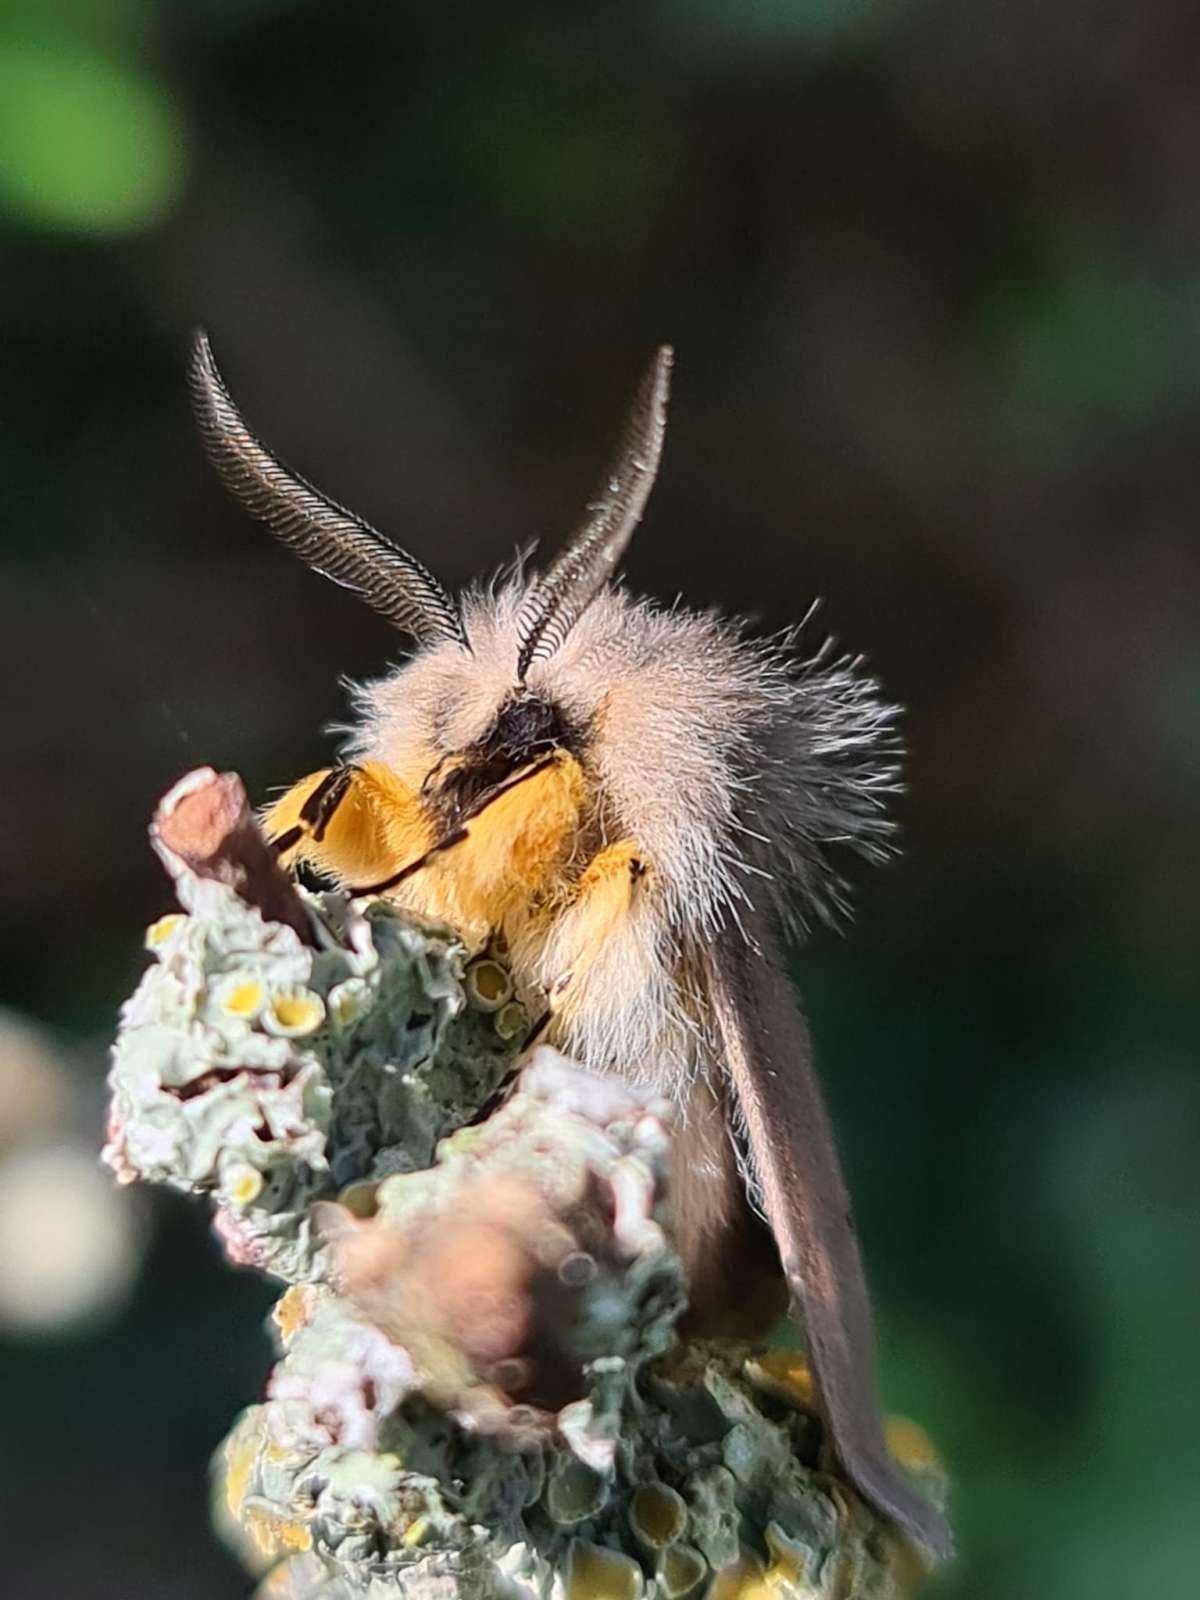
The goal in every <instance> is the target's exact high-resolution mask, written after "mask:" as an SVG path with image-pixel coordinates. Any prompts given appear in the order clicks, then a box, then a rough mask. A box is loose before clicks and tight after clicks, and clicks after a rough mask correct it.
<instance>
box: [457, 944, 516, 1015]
mask: <svg viewBox="0 0 1200 1600" xmlns="http://www.w3.org/2000/svg"><path fill="white" fill-rule="evenodd" d="M464 983H465V984H466V990H467V999H468V1000H469V1001H470V1002H471V1004H472V1005H473V1006H476V1007H478V1009H479V1010H480V1011H499V1009H500V1007H501V1006H503V1005H505V1004H506V1003H507V1002H508V1001H509V1000H511V999H512V992H513V984H512V978H511V977H510V976H509V974H508V972H507V970H506V969H505V968H504V967H502V966H501V965H500V963H499V962H498V961H493V960H492V958H491V957H490V956H480V957H479V959H478V960H477V961H472V962H471V964H470V966H469V967H468V968H467V970H466V974H465V976H464Z"/></svg>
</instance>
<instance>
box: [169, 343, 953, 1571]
mask: <svg viewBox="0 0 1200 1600" xmlns="http://www.w3.org/2000/svg"><path fill="white" fill-rule="evenodd" d="M671 367H672V352H671V350H670V348H669V347H668V346H663V347H662V348H661V349H660V350H659V351H658V352H657V354H656V356H655V357H654V359H653V361H652V362H651V364H650V366H649V369H648V371H647V372H646V374H645V377H644V379H643V381H642V383H641V385H640V388H639V389H638V391H637V395H636V398H635V400H634V402H633V406H632V409H631V411H630V413H629V417H628V420H627V422H626V425H625V430H624V433H623V436H622V438H621V441H620V444H619V447H618V449H617V452H616V455H615V458H614V460H613V462H612V465H611V467H610V469H609V471H608V473H607V475H606V476H605V478H604V479H603V482H602V484H601V486H600V489H599V492H598V493H597V494H596V496H595V498H594V499H593V500H592V501H591V503H590V504H589V505H588V507H587V509H586V513H585V515H584V518H583V520H582V522H581V523H580V524H579V526H578V527H577V529H576V530H575V532H574V533H573V535H572V536H571V538H570V539H569V541H568V542H567V544H566V546H565V548H564V549H563V550H562V551H561V552H560V553H559V554H557V555H556V556H554V558H553V559H552V560H550V561H549V562H548V563H547V564H546V565H545V566H543V567H542V568H541V569H540V570H539V571H535V572H532V573H530V572H528V571H526V570H525V569H524V568H518V569H516V570H515V571H513V572H512V573H510V574H508V575H507V576H502V577H501V578H499V579H497V580H496V581H494V582H492V583H491V584H487V585H483V584H480V585H476V586H474V587H472V588H470V589H468V590H467V592H466V593H464V594H463V595H462V596H461V597H457V598H456V597H455V596H453V595H451V594H450V592H449V591H448V590H447V589H446V588H445V587H444V586H443V585H442V584H441V583H440V582H439V581H438V580H437V579H436V578H435V577H434V576H433V574H432V573H431V572H430V571H429V570H428V569H427V568H426V567H425V566H423V565H422V563H421V562H420V561H418V560H417V559H416V558H415V557H414V556H412V555H410V554H408V553H407V551H405V550H402V549H401V548H399V547H398V546H397V545H395V544H393V543H392V542H391V541H390V540H389V539H387V538H386V537H385V536H384V535H383V534H381V533H379V532H377V531H376V530H375V529H374V528H372V527H371V526H370V525H369V524H368V523H366V522H365V521H363V519H362V518H361V517H358V516H357V515H355V514H354V513H353V512H351V511H348V510H346V509H345V508H344V507H343V506H341V505H338V504H337V503H336V502H335V501H333V500H331V499H329V498H328V496H326V495H324V494H322V493H321V491H320V490H318V489H316V488H314V487H313V485H312V484H310V483H308V482H307V481H306V480H305V479H303V478H301V477H299V476H298V475H297V474H296V473H294V472H292V471H290V470H289V469H288V468H287V467H286V466H284V464H283V463H282V462H281V461H280V459H279V458H278V457H277V456H275V455H274V454H272V452H271V451H270V450H269V449H268V448H267V447H266V446H265V445H264V444H262V443H261V442H260V441H259V440H258V439H257V438H256V437H255V435H254V434H253V433H252V432H251V431H250V429H249V427H248V426H247V424H246V422H245V421H244V420H243V418H242V416H241V414H240V412H239V411H238V409H237V407H236V405H235V404H234V402H233V400H232V398H231V397H230V394H229V391H228V389H227V388H226V386H225V384H224V382H223V380H222V378H221V376H220V374H219V373H218V370H217V368H216V366H215V364H214V361H213V356H212V352H211V349H210V346H209V343H208V341H207V339H206V338H205V337H204V336H203V335H200V336H199V338H198V339H197V342H196V346H195V351H194V357H193V361H192V365H191V373H190V386H191V391H192V397H193V401H194V406H195V411H196V416H197V420H198V424H199V428H200V432H201V435H202V437H203V441H204V444H205V447H206V450H207V453H208V455H209V457H210V459H211V461H212V463H213V465H214V466H215V468H216V470H217V472H218V473H219V475H220V476H221V478H222V479H223V480H224V482H225V484H226V486H227V487H228V488H229V489H230V490H231V491H232V492H233V494H234V495H235V496H236V498H237V499H238V500H239V501H240V502H241V503H242V505H243V506H244V507H245V509H246V510H247V511H248V512H249V513H250V514H251V515H252V516H253V517H255V518H257V519H258V520H260V521H261V522H263V523H265V524H266V526H267V527H268V528H269V529H270V530H271V532H272V533H274V534H275V536H276V537H277V538H278V539H279V540H281V541H282V542H283V543H284V544H285V545H287V546H288V547H289V548H290V549H291V550H293V551H294V552H295V553H296V554H297V555H299V556H300V557H301V559H302V560H304V561H305V562H307V563H308V565H309V566H311V567H313V568H315V569H316V570H317V571H318V572H320V573H323V574H324V575H325V576H326V577H328V578H332V579H333V580H334V581H335V582H336V583H339V584H341V585H343V586H344V587H346V588H348V589H351V590H353V591H354V592H355V593H356V594H358V595H359V596H361V598H362V599H363V600H365V601H366V602H367V604H368V605H370V606H372V607H374V609H375V610H376V611H378V612H379V613H380V614H381V615H382V616H384V617H385V618H387V620H388V621H389V622H391V623H392V624H393V625H394V626H395V627H396V628H398V629H399V630H400V631H401V632H402V633H404V634H406V635H408V636H409V638H410V639H411V641H412V643H413V649H412V652H411V654H410V655H409V657H408V658H407V659H406V660H405V661H404V662H403V664H402V665H399V666H397V667H395V668H394V669H393V670H391V671H389V672H388V673H386V674H385V675H384V676H383V677H381V678H379V679H378V680H377V681H375V682H373V683H368V684H366V685H365V686H363V687H361V688H359V689H358V690H357V691H356V709H357V713H358V716H357V723H356V726H355V730H354V732H353V735H352V738H351V741H350V744H349V747H348V749H347V752H346V759H345V760H344V761H343V762H341V763H340V764H338V765H335V766H332V767H329V768H326V769H323V770H322V771H319V772H315V773H312V774H310V775H309V776H308V777H305V778H303V779H302V780H301V781H300V782H299V783H297V784H295V785H294V786H293V787H292V788H291V789H289V790H288V791H287V793H285V794H284V795H283V796H282V798H281V799H279V800H278V802H277V803H276V804H275V805H273V806H272V807H271V808H270V810H269V812H268V813H267V815H266V819H265V825H266V827H267V830H268V834H269V836H270V837H271V838H272V839H273V840H274V841H275V844H276V846H277V849H278V851H279V855H280V859H281V860H282V861H283V862H284V863H285V864H289V865H298V864H300V863H306V864H307V865H309V866H310V867H312V868H315V869H316V870H318V871H319V872H321V873H323V874H326V875H328V876H329V877H331V878H332V879H334V880H335V881H336V882H337V883H338V884H340V885H342V886H344V887H345V888H346V889H347V890H348V891H350V892H351V893H352V894H355V895H388V896H390V897H392V898H393V899H394V900H396V901H398V902H400V903H401V904H403V905H404V906H407V907H409V908H411V909H412V910H414V911H416V912H419V913H422V914H424V915H426V916H430V917H434V918H437V919H439V920H441V921H443V922H446V923H449V924H450V925H451V926H452V927H454V928H455V929H456V930H457V931H458V932H459V933H460V934H461V936H462V937H463V939H464V940H465V941H466V943H467V944H468V946H469V947H472V948H478V949H483V948H491V949H500V950H503V952H504V954H505V959H506V960H507V961H508V962H509V964H510V966H511V969H512V973H513V977H514V981H515V982H516V984H517V986H518V991H519V993H520V994H521V996H522V997H523V998H524V999H525V1000H526V1002H527V1004H528V1005H529V1007H530V1014H531V1015H538V1014H541V1015H542V1017H543V1021H544V1037H545V1038H546V1039H547V1040H548V1041H549V1042H551V1043H553V1044H555V1045H556V1046H558V1047H559V1048H560V1049H562V1050H563V1051H564V1052H565V1053H567V1054H569V1055H571V1056H573V1057H575V1058H576V1059H578V1060H579V1061H581V1062H582V1063H583V1064H584V1065H585V1066H587V1067H590V1068H592V1069H593V1070H595V1071H599V1072H614V1073H619V1074H623V1075H625V1076H627V1077H629V1078H633V1079H636V1080H639V1081H642V1082H647V1083H653V1084H655V1085H658V1086H661V1087H662V1088H663V1089H664V1090H666V1091H667V1092H668V1093H669V1094H670V1095H671V1097H672V1098H673V1099H674V1101H675V1102H676V1104H677V1105H678V1107H679V1120H680V1123H681V1129H680V1133H679V1137H678V1146H677V1150H676V1153H675V1158H674V1207H673V1209H674V1217H675V1226H676V1243H677V1247H678V1249H679V1251H680V1253H681V1255H682V1258H683V1261H684V1265H685V1267H686V1270H687V1273H688V1279H689V1293H690V1312H689V1318H690V1329H689V1331H691V1332H693V1333H700V1334H716V1333H722V1334H724V1333H733V1334H738V1335H743V1336H751V1335H756V1334H759V1333H762V1332H763V1331H765V1329H766V1328H767V1327H768V1326H769V1325H770V1324H771V1323H772V1322H773V1321H774V1320H775V1319H776V1318H777V1317H778V1316H779V1315H781V1314H782V1313H783V1312H784V1311H785V1310H786V1309H787V1306H788V1304H789V1302H790V1305H791V1308H792V1310H793V1311H794V1312H795V1314H796V1315H797V1316H798V1318H799V1320H800V1322H801V1323H802V1325H803V1329H804V1332H805V1336H806V1340H807V1345H808V1352H809V1360H810V1363H811V1366H812V1370H813V1373H814V1378H815V1383H816V1388H817V1392H818V1397H819V1401H820V1404H821V1407H822V1411H823V1415H824V1417H825V1420H826V1423H827V1432H828V1437H829V1440H830V1441H831V1444H832V1450H833V1453H834V1454H835V1455H836V1457H837V1459H838V1461H839V1463H840V1466H841V1469H842V1471H843V1472H844V1474H845V1476H846V1477H847V1478H848V1479H849V1481H850V1482H851V1483H852V1484H853V1485H854V1486H855V1488H856V1489H857V1490H858V1491H859V1492H860V1493H861V1494H862V1495H863V1497H864V1498H865V1499H866V1500H867V1501H869V1502H870V1503H871V1504H872V1505H873V1506H874V1507H875V1508H876V1509H877V1510H878V1511H880V1512H882V1513H883V1514H884V1515H885V1516H887V1517H889V1518H890V1519H892V1520H893V1521H894V1522H895V1523H896V1524H898V1525H899V1527H900V1528H902V1529H903V1530H904V1531H905V1532H906V1533H907V1534H908V1535H910V1536H911V1537H912V1538H913V1539H915V1540H916V1541H917V1542H918V1543H919V1544H920V1545H922V1546H923V1547H925V1548H926V1550H928V1551H929V1552H930V1553H932V1554H934V1555H937V1556H942V1555H947V1554H948V1553H949V1552H950V1550H951V1536H950V1533H949V1529H948V1527H947V1526H946V1523H945V1522H944V1520H943V1518H942V1517H941V1515H940V1514H939V1513H938V1512H937V1511H936V1510H935V1509H934V1508H933V1507H932V1506H931V1505H929V1504H928V1503H926V1501H925V1500H924V1499H923V1498H922V1497H921V1496H920V1495H919V1494H917V1493H916V1492H915V1491H914V1489H913V1488H912V1487H911V1486H910V1485H909V1484H908V1483H907V1482H906V1481H905V1479H904V1478H903V1476H902V1474H901V1473H900V1471H899V1470H898V1468H897V1467H896V1465H895V1464H894V1462H893V1461H892V1459H891V1457H890V1456H889V1454H888V1451H887V1448H886V1445H885V1443H884V1437H883V1430H882V1424H881V1418H880V1409H879V1401H878V1396H877V1390H876V1378H875V1356H874V1334H873V1330H872V1320H871V1310H870V1302H869V1299H868V1293H867V1287H866V1283H865V1279H864V1275H863V1269H862V1264H861V1261H860V1256H859V1250H858V1245H857V1242H856V1238H855V1233H854V1225H853V1220H852V1215H851V1209H850V1202H849V1198H848V1196H847V1192H846V1186H845V1183H844V1181H843V1178H842V1172H841V1168H840V1165H839V1161H838V1156H837V1151H836V1147H835V1143H834V1138H833V1134H832V1131H831V1128H830V1123H829V1119H828V1116H827V1114H826V1111H825V1108H824V1104H823V1101H822V1097H821V1093H820V1090H819V1087H818V1083H817V1079H816V1077H815V1074H814V1068H813V1064H812V1050H811V1046H810V1041H809V1036H808V1033H807V1030H806V1028H805V1025H804V1022H803V1020H802V1018H801V1015H800V1013H799V1010H798V1008H797V1004H796V1001H795V999H794V997H793V994H792V990H791V986H790V984H789V982H788V980H787V977H786V975H785V969H784V967H783V965H782V961H781V957H780V953H779V944H778V938H779V933H780V932H781V931H783V932H787V931H793V932H794V931H796V930H797V929H801V930H802V929H803V928H804V927H805V926H806V925H807V924H809V923H810V922H812V921H813V920H814V919H818V920H819V919H824V920H827V921H836V920H837V918H838V917H839V915H840V913H841V912H842V911H843V909H844V907H845V899H846V892H847V890H846V883H845V880H844V878H843V876H842V873H841V871H840V870H839V867H838V864H837V860H836V857H837V854H838V852H839V851H842V850H846V849H849V850H850V851H851V852H857V853H858V855H859V856H861V857H865V858H867V859H870V860H874V859H878V858H880V857H882V856H884V855H886V854H887V853H888V852H889V848H890V842H891V835H892V828H893V824H892V822H891V820H890V818H889V813H888V802H889V798H890V796H891V795H892V793H893V792H894V791H895V790H896V788H897V786H898V757H899V745H898V739H897V736H896V733H895V727H894V722H895V709H894V708H893V707H891V706H889V705H888V704H886V703H885V701H884V700H883V699H882V698H881V695H880V691H879V688H878V685H877V684H876V683H875V682H874V681H873V680H872V679H871V678H870V677H869V676H868V675H866V673H865V672H864V671H863V670H862V667H861V663H860V661H859V660H858V659H857V658H855V659H851V658H848V657H839V656H836V655H835V654H834V653H833V651H832V649H831V648H828V647H823V648H822V649H820V650H818V651H817V652H816V653H815V654H814V655H811V656H809V657H807V658H806V657H804V656H803V655H802V654H801V653H800V652H799V650H798V648H797V639H796V633H797V632H798V630H794V631H793V632H792V633H791V634H788V635H784V636H782V637H775V638H768V639H762V638H756V637H753V636H752V635H751V634H750V633H749V632H748V631H747V629H746V627H745V626H744V625H742V624H740V623H739V622H737V621H734V620H728V619H726V618H723V617H721V616H718V615H714V614H712V613H709V612H698V611H692V610H688V609H686V608H684V607H683V606H681V605H676V606H673V607H663V606H660V605H657V604H655V603H654V602H652V601H650V600H645V599H638V598H635V597H634V596H633V595H631V594H630V593H629V592H628V591H627V590H625V589H624V588H622V587H620V586H619V585H618V584H616V583H615V582H614V577H615V575H616V571H617V566H618V563H619V562H620V560H621V557H622V555H623V553H624V551H625V549H626V547H627V545H628V543H629V540H630V537H631V535H632V534H633V531H634V529H635V527H636V526H637V524H638V522H639V520H640V518H641V516H642V512H643V510H644V508H645V505H646V502H647V499H648V497H649V494H650V491H651V487H652V485H653V483H654V479H655V476H656V473H657V470H658V466H659V460H660V457H661V454H662V448H663V438H664V433H665V428H666V413H667V398H668V388H669V383H670V377H671Z"/></svg>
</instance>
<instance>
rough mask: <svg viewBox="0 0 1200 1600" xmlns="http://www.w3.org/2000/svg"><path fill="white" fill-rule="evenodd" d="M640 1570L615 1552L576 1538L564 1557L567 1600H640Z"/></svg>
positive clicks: (626, 1557) (632, 1562)
mask: <svg viewBox="0 0 1200 1600" xmlns="http://www.w3.org/2000/svg"><path fill="white" fill-rule="evenodd" d="M641 1593H642V1569H641V1567H639V1566H638V1564H637V1562H636V1561H634V1560H633V1559H632V1557H630V1556H625V1555H622V1554H621V1553H620V1551H618V1550H604V1549H602V1548H601V1546H600V1545H598V1544H585V1543H584V1542H583V1541H582V1540H581V1539H576V1540H575V1542H574V1543H573V1544H572V1545H571V1549H570V1553H569V1554H568V1556H567V1583H566V1600H639V1597H640V1595H641Z"/></svg>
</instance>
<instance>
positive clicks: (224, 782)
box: [150, 767, 317, 947]
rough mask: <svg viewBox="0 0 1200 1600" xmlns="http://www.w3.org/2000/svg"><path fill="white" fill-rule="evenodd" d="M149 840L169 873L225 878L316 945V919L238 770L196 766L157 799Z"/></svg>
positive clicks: (273, 917) (270, 919)
mask: <svg viewBox="0 0 1200 1600" xmlns="http://www.w3.org/2000/svg"><path fill="white" fill-rule="evenodd" d="M150 842H151V844H152V845H153V846H154V849H155V851H156V852H157V854H158V856H159V858H160V860H161V861H162V863H163V865H164V866H165V867H166V869H167V871H168V872H169V873H170V874H171V877H172V878H175V879H177V878H179V877H180V876H181V874H182V873H184V872H185V871H186V872H191V873H194V874H195V876H196V877H198V878H211V879H215V880H216V881H217V882H218V883H224V884H227V885H228V886H229V888H231V889H232V890H233V891H234V893H235V894H236V895H237V896H238V897H239V898H240V899H241V900H243V901H244V902H245V903H246V904H247V905H251V906H254V907H255V908H256V909H257V910H258V911H260V912H261V913H262V915H263V916H264V917H265V918H266V920H267V921H268V922H283V923H286V924H287V926H288V927H289V928H291V929H292V930H293V931H294V932H295V933H296V934H298V935H299V937H300V938H301V939H302V940H303V941H304V943H305V944H307V945H312V946H314V947H315V945H316V942H317V941H316V938H315V936H314V934H313V926H312V920H311V918H310V917H309V914H308V912H307V911H306V910H305V908H304V905H303V902H302V901H301V899H300V897H299V895H297V893H296V891H295V889H294V888H293V887H292V884H291V881H290V879H289V878H288V877H287V875H286V874H285V873H284V872H283V870H282V869H281V868H280V866H279V864H278V863H277V862H276V860H275V857H274V856H273V855H272V853H271V849H270V846H269V845H268V844H267V842H266V840H265V839H264V838H263V836H262V833H261V832H260V831H259V827H258V823H257V822H256V821H255V817H254V813H253V811H252V810H251V809H250V802H249V800H248V799H247V798H246V790H245V788H244V786H243V784H242V780H241V779H240V778H239V777H238V775H237V773H236V772H222V773H218V772H215V771H214V770H213V768H212V767H197V768H196V769H195V770H194V771H192V772H189V773H188V774H187V776H186V777H183V778H180V780H179V782H178V783H177V784H176V785H175V786H174V788H172V789H170V790H169V791H168V792H167V793H166V794H165V795H164V796H163V798H162V800H160V801H159V804H158V809H157V810H156V811H155V813H154V819H153V821H152V822H151V824H150Z"/></svg>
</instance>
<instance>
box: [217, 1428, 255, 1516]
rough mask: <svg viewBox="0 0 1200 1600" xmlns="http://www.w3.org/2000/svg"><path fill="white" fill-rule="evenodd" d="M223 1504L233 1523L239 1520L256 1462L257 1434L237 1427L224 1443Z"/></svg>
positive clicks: (253, 1430) (252, 1430) (251, 1430)
mask: <svg viewBox="0 0 1200 1600" xmlns="http://www.w3.org/2000/svg"><path fill="white" fill-rule="evenodd" d="M224 1455H225V1504H226V1505H227V1506H228V1508H229V1515H230V1516H231V1517H233V1518H234V1520H235V1521H238V1520H240V1519H241V1515H242V1506H243V1505H244V1504H245V1500H246V1495H247V1493H248V1491H249V1488H250V1479H251V1476H252V1474H253V1472H254V1464H255V1462H256V1461H257V1460H258V1432H257V1430H255V1429H247V1430H245V1431H243V1429H242V1428H241V1427H240V1426H239V1427H238V1428H237V1430H236V1431H235V1432H234V1433H232V1434H231V1435H230V1436H229V1438H228V1439H227V1440H226V1441H225V1449H224Z"/></svg>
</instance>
